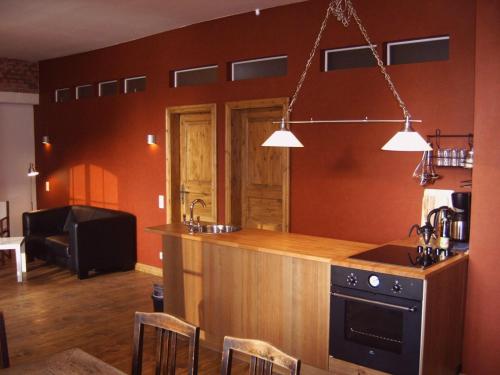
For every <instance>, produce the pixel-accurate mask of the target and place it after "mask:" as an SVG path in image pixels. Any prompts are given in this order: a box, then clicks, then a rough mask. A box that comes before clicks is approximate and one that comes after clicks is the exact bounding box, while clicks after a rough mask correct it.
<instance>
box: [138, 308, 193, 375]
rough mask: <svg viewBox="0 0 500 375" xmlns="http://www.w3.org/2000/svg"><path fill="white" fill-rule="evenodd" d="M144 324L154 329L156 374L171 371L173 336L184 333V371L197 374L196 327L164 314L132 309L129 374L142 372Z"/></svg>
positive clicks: (172, 371) (173, 362)
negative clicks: (186, 344) (185, 359)
mask: <svg viewBox="0 0 500 375" xmlns="http://www.w3.org/2000/svg"><path fill="white" fill-rule="evenodd" d="M144 325H149V326H152V327H155V328H157V330H156V356H155V357H156V370H155V374H156V375H160V374H168V375H174V374H175V357H176V344H177V335H181V336H184V337H186V338H187V339H188V340H189V358H188V374H189V375H196V374H197V373H198V349H199V341H200V328H199V327H196V326H194V325H192V324H189V323H187V322H185V321H183V320H182V319H179V318H177V317H175V316H172V315H168V314H164V313H144V312H136V313H135V322H134V349H133V350H134V352H133V358H132V375H140V374H141V373H142V352H143V340H144Z"/></svg>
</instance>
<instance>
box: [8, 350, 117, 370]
mask: <svg viewBox="0 0 500 375" xmlns="http://www.w3.org/2000/svg"><path fill="white" fill-rule="evenodd" d="M0 373H1V374H2V375H12V374H16V375H21V374H23V375H34V374H36V375H84V374H85V375H86V374H94V375H124V374H125V373H124V372H122V371H120V370H118V369H117V368H115V367H113V366H111V365H109V364H107V363H106V362H104V361H102V360H100V359H99V358H96V357H94V356H93V355H91V354H89V353H87V352H85V351H83V350H82V349H80V348H72V349H67V350H64V351H62V352H58V353H55V354H53V355H51V356H49V357H47V358H45V359H42V360H39V361H35V362H29V363H22V364H19V365H14V366H12V367H9V368H7V369H4V370H1V371H0Z"/></svg>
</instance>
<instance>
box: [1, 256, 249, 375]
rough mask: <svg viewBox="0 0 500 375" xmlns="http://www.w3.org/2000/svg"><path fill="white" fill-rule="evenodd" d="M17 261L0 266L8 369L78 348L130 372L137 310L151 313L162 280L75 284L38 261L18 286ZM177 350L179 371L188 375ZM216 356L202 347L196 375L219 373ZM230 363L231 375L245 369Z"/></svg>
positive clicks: (135, 276) (128, 276) (117, 278)
mask: <svg viewBox="0 0 500 375" xmlns="http://www.w3.org/2000/svg"><path fill="white" fill-rule="evenodd" d="M14 258H15V256H13V257H12V259H11V260H10V261H9V260H7V261H6V264H4V265H0V285H1V288H0V309H1V310H3V311H4V315H5V321H6V327H7V336H8V343H9V352H10V359H11V365H15V364H16V363H24V362H26V361H30V362H31V361H35V360H38V359H41V358H44V357H47V356H49V355H51V354H54V353H57V352H59V351H62V350H65V349H69V348H73V347H79V348H81V349H83V350H84V351H86V352H88V353H90V354H92V355H94V356H96V357H98V358H100V359H102V360H103V361H105V362H107V363H109V364H111V365H113V366H115V367H117V368H119V369H120V370H122V371H125V372H127V373H130V365H131V355H132V332H133V319H134V313H135V311H152V310H153V305H152V301H151V292H152V289H153V284H154V283H161V281H162V280H161V278H159V277H157V276H153V275H149V274H146V273H142V272H138V271H129V272H115V273H108V274H102V275H96V276H94V277H90V278H88V279H85V280H79V279H78V278H77V277H76V276H75V275H74V274H71V273H70V272H69V271H68V270H66V269H63V268H60V267H58V266H55V265H48V264H45V263H44V262H41V261H36V262H32V263H29V264H28V273H27V275H28V277H27V280H26V281H25V282H23V283H17V282H16V270H15V259H14ZM146 335H147V337H146V339H145V340H146V341H145V356H144V372H143V373H144V374H151V373H153V366H154V364H153V360H152V353H153V340H152V339H153V332H152V330H151V331H146ZM185 357H187V350H186V346H185V345H180V350H179V355H178V363H177V364H178V370H179V371H178V372H177V373H179V374H183V373H186V369H185V365H186V358H185ZM220 359H221V355H220V353H217V352H214V351H211V350H208V349H205V348H201V349H200V360H199V374H219V373H220ZM238 362H239V363H234V364H233V366H234V367H235V368H234V370H235V371H233V373H234V374H238V373H244V372H246V369H247V368H248V366H247V365H246V364H245V363H242V362H240V361H238Z"/></svg>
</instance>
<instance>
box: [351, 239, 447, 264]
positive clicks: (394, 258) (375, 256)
mask: <svg viewBox="0 0 500 375" xmlns="http://www.w3.org/2000/svg"><path fill="white" fill-rule="evenodd" d="M452 255H453V254H452V253H450V254H449V255H448V257H450V256H452ZM349 258H351V259H361V260H367V261H370V262H376V263H385V264H394V265H397V266H404V267H412V268H427V267H430V266H432V265H434V264H437V263H439V262H441V261H442V259H440V258H439V256H437V255H436V254H435V253H434V252H433V253H431V254H428V255H426V254H423V253H420V254H419V253H418V251H417V248H416V247H410V246H398V245H384V246H380V247H376V248H375V249H371V250H368V251H365V252H363V253H359V254H356V255H353V256H350V257H349Z"/></svg>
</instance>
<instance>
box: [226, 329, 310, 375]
mask: <svg viewBox="0 0 500 375" xmlns="http://www.w3.org/2000/svg"><path fill="white" fill-rule="evenodd" d="M233 351H237V352H240V353H244V354H247V355H250V375H271V374H272V372H273V365H278V366H280V367H283V368H285V369H288V370H289V371H290V374H291V375H299V374H300V359H297V358H294V357H292V356H289V355H288V354H286V353H283V352H282V351H281V350H279V349H277V348H276V347H274V346H272V345H271V344H269V343H267V342H265V341H260V340H249V339H240V338H236V337H230V336H226V337H224V349H223V352H222V367H221V375H230V374H231V362H232V357H233Z"/></svg>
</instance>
